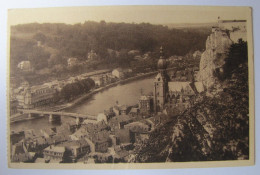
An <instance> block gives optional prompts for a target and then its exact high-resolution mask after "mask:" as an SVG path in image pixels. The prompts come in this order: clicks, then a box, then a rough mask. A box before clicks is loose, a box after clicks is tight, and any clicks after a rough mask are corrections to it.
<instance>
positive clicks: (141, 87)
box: [11, 75, 154, 132]
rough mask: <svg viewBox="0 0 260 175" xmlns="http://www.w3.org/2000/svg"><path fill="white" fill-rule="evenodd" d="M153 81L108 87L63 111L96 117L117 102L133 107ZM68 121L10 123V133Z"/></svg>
mask: <svg viewBox="0 0 260 175" xmlns="http://www.w3.org/2000/svg"><path fill="white" fill-rule="evenodd" d="M153 80H154V75H153V76H151V77H145V78H143V79H138V80H133V81H131V82H128V83H125V84H118V85H117V86H114V87H110V88H108V89H105V90H103V91H100V92H98V93H96V94H94V95H92V96H91V97H90V98H88V99H86V100H84V101H82V102H81V103H79V104H77V105H76V106H73V107H71V108H69V109H65V111H67V112H72V113H80V114H91V115H97V114H99V113H102V112H103V111H104V110H107V109H109V108H110V107H112V106H114V105H115V104H116V102H117V101H118V103H119V104H120V105H124V104H125V105H135V104H137V103H138V100H139V98H140V95H141V92H142V93H143V94H149V93H150V92H153ZM69 120H75V119H73V118H70V117H62V118H61V122H58V123H50V122H49V119H48V117H39V118H35V119H32V120H26V121H20V122H15V123H11V131H21V130H27V129H34V130H35V131H36V132H37V131H39V130H40V129H44V128H52V127H55V126H59V125H61V124H62V123H66V122H68V121H69Z"/></svg>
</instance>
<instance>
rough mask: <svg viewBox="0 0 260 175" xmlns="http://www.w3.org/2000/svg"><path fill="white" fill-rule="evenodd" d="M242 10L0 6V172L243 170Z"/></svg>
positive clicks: (247, 149)
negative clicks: (2, 27)
mask: <svg viewBox="0 0 260 175" xmlns="http://www.w3.org/2000/svg"><path fill="white" fill-rule="evenodd" d="M251 13H252V11H251V8H250V7H217V6H216V7H213V6H211V7H209V6H204V7H203V6H85V7H50V8H31V9H9V10H8V49H7V52H8V58H7V60H8V61H7V62H8V75H7V85H8V88H7V105H8V110H7V121H8V122H7V125H8V126H7V128H8V135H7V142H8V148H7V152H8V165H9V167H10V168H27V169H28V168H49V169H54V168H75V169H93V168H94V169H99V168H100V169H102V168H105V169H120V168H137V169H140V168H147V169H149V168H189V167H194V166H196V167H215V166H246V165H247V166H248V165H254V159H255V155H254V149H255V146H254V144H255V141H254V125H255V123H254V70H253V36H252V16H251V15H252V14H251Z"/></svg>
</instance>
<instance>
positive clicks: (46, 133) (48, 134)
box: [40, 128, 56, 138]
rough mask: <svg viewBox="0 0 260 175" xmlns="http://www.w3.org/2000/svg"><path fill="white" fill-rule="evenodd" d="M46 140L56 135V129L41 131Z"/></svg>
mask: <svg viewBox="0 0 260 175" xmlns="http://www.w3.org/2000/svg"><path fill="white" fill-rule="evenodd" d="M40 131H41V133H42V134H43V136H44V137H45V138H51V137H53V136H54V135H55V134H56V132H55V131H56V128H45V129H41V130H40Z"/></svg>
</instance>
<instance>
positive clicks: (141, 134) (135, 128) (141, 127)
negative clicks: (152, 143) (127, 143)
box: [125, 121, 151, 142]
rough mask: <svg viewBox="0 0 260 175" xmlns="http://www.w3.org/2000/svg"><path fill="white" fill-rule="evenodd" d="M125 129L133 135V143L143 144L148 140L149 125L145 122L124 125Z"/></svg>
mask: <svg viewBox="0 0 260 175" xmlns="http://www.w3.org/2000/svg"><path fill="white" fill-rule="evenodd" d="M125 129H128V130H129V131H130V132H131V133H133V134H134V142H143V141H145V140H148V139H149V131H150V130H151V125H150V124H148V123H146V122H139V121H138V122H133V123H129V124H127V125H125Z"/></svg>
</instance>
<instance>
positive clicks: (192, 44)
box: [10, 21, 210, 76]
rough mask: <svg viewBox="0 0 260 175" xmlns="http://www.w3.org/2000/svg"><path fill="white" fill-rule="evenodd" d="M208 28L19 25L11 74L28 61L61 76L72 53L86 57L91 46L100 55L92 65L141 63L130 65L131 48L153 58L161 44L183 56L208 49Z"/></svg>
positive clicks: (15, 30)
mask: <svg viewBox="0 0 260 175" xmlns="http://www.w3.org/2000/svg"><path fill="white" fill-rule="evenodd" d="M209 33H210V28H209V27H204V28H196V29H193V28H187V29H169V28H168V27H167V26H162V25H152V24H149V23H141V24H134V23H132V24H129V23H106V22H105V21H101V22H93V21H87V22H85V23H83V24H75V25H68V24H63V23H44V24H39V23H31V24H21V25H16V26H12V27H11V40H10V62H11V74H12V75H14V76H15V74H17V71H18V70H17V64H18V63H19V62H21V61H24V60H29V61H31V64H32V66H33V68H34V69H35V70H36V71H39V70H42V71H41V75H42V76H43V75H46V74H52V76H55V75H56V74H57V75H62V74H63V73H65V72H68V71H69V72H70V70H67V68H66V66H67V59H68V58H70V57H76V58H78V59H79V60H80V61H83V62H84V61H86V60H87V59H88V57H87V56H88V53H89V52H90V51H91V50H93V51H94V52H95V53H96V54H97V59H96V60H94V61H93V60H92V62H90V63H88V64H89V67H90V68H91V67H93V66H94V67H95V69H99V68H114V67H131V65H136V64H131V63H132V62H133V61H134V59H133V58H134V57H133V56H131V55H129V54H127V53H128V52H129V51H131V50H138V51H139V55H140V56H143V54H145V53H149V54H150V55H149V56H150V58H151V59H158V56H159V48H160V46H163V47H164V48H165V56H166V57H168V56H172V55H179V56H183V55H185V54H187V53H189V52H191V53H193V52H194V51H196V50H203V49H204V47H205V41H206V39H207V36H208V35H209ZM39 41H40V42H39ZM39 43H40V46H39ZM37 44H38V45H37ZM95 61H96V62H95ZM150 64H152V65H153V64H156V61H155V60H154V61H150ZM142 65H146V64H142ZM152 65H150V66H152ZM84 70H86V67H84V68H82V67H77V68H75V70H74V71H76V72H77V73H80V72H82V71H84ZM36 73H37V72H36Z"/></svg>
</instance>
